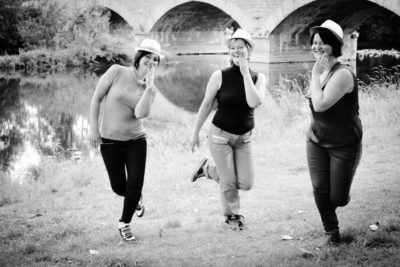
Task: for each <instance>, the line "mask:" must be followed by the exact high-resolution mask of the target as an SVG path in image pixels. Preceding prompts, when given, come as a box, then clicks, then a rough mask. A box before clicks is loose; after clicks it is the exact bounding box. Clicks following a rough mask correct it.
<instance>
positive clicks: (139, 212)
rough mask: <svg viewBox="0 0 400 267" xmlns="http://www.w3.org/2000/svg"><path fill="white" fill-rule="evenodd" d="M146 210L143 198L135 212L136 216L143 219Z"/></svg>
mask: <svg viewBox="0 0 400 267" xmlns="http://www.w3.org/2000/svg"><path fill="white" fill-rule="evenodd" d="M144 210H145V209H144V204H143V202H142V197H140V200H139V203H138V205H137V207H136V210H135V213H136V216H138V217H142V216H143V215H144Z"/></svg>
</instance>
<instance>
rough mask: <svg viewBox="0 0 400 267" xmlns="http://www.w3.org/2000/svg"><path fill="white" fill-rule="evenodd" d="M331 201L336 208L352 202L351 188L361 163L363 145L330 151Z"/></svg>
mask: <svg viewBox="0 0 400 267" xmlns="http://www.w3.org/2000/svg"><path fill="white" fill-rule="evenodd" d="M329 152H330V155H331V172H330V177H331V180H330V188H331V189H330V200H331V202H332V204H333V205H334V206H337V207H343V206H346V205H347V204H348V203H349V201H350V188H351V184H352V182H353V177H354V175H355V172H356V169H357V167H358V164H359V162H360V158H361V154H362V147H361V144H359V145H355V146H351V147H343V148H336V149H330V151H329Z"/></svg>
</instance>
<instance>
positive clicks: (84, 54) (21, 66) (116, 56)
mask: <svg viewBox="0 0 400 267" xmlns="http://www.w3.org/2000/svg"><path fill="white" fill-rule="evenodd" d="M131 62H132V58H131V57H130V56H129V55H128V54H126V53H123V52H120V53H117V52H112V51H110V50H103V51H101V50H99V51H83V50H79V49H76V50H74V49H65V50H47V49H40V50H31V51H21V52H20V54H19V55H7V56H0V70H2V71H27V72H32V71H37V72H51V71H64V70H66V69H71V68H85V69H92V70H95V69H103V68H107V67H109V66H111V65H112V64H121V65H128V64H131Z"/></svg>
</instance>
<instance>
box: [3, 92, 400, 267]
mask: <svg viewBox="0 0 400 267" xmlns="http://www.w3.org/2000/svg"><path fill="white" fill-rule="evenodd" d="M399 101H400V91H398V90H395V89H389V90H381V91H378V92H375V93H374V92H368V91H367V90H363V93H361V95H360V109H361V110H360V114H361V118H362V120H363V125H364V133H365V135H364V140H363V145H364V148H363V156H362V159H361V163H360V166H359V168H358V170H357V174H356V177H355V178H354V184H353V187H352V192H351V195H352V201H351V202H350V204H349V205H348V206H347V207H345V208H339V209H338V215H339V219H340V223H341V230H342V231H343V236H344V240H345V242H344V243H343V244H341V245H339V246H337V247H330V248H326V247H320V244H321V242H322V241H323V238H324V236H323V231H322V226H321V222H320V219H319V215H318V212H317V209H316V207H315V203H314V200H313V196H312V190H311V184H310V180H309V176H308V170H307V163H306V159H305V142H304V139H305V135H304V131H305V129H306V127H307V124H308V117H307V116H308V115H307V114H308V107H307V103H306V101H305V100H304V97H303V95H302V94H301V93H300V92H297V91H294V92H282V93H281V94H280V96H279V98H277V103H276V104H273V102H269V101H267V102H266V103H265V105H264V106H262V107H261V108H260V109H259V110H257V113H256V118H257V120H256V128H255V130H254V143H255V147H254V153H255V160H256V166H257V168H256V177H257V178H256V183H255V186H254V188H253V189H252V190H251V191H249V192H242V193H241V203H242V214H243V215H244V216H245V217H246V224H247V228H246V230H244V231H241V232H232V231H227V230H225V229H224V228H223V223H222V217H221V214H220V213H221V211H220V200H219V192H218V187H217V185H216V184H215V183H213V182H212V181H206V180H201V179H200V180H199V181H198V182H196V183H191V182H190V181H189V180H188V179H189V175H190V173H191V172H192V169H193V167H194V166H196V164H197V163H198V161H199V160H200V159H201V157H202V156H203V155H207V153H208V152H207V148H206V145H205V142H204V141H203V143H202V146H201V147H200V150H199V151H197V152H195V153H193V154H192V153H190V152H189V145H188V141H189V138H190V135H191V131H192V127H193V119H194V115H193V116H192V118H188V120H185V121H181V122H160V121H157V120H154V119H147V120H146V128H147V130H148V133H149V136H148V139H149V141H148V142H149V148H148V149H149V153H148V165H147V171H146V180H145V185H144V191H143V194H144V203H145V205H146V213H145V215H144V217H142V218H137V217H134V219H133V231H134V233H135V234H136V235H137V238H138V240H137V242H136V243H133V244H126V243H121V242H120V237H119V236H118V232H117V228H116V227H117V219H118V216H119V215H120V210H121V205H122V201H121V198H120V197H118V196H116V195H115V194H114V193H113V192H112V191H111V189H110V186H109V181H108V178H107V175H106V171H105V168H104V166H103V164H102V161H101V157H100V155H99V153H98V152H97V151H96V152H95V154H94V157H93V158H87V159H83V160H82V161H81V162H80V163H78V164H75V163H73V162H70V161H68V162H65V161H56V160H53V159H51V158H46V159H45V160H44V161H43V162H42V163H41V165H40V167H38V169H37V171H36V172H35V173H36V176H35V177H36V178H35V179H31V180H28V181H26V182H25V183H24V184H22V185H17V184H13V183H10V177H8V176H7V174H4V173H2V174H1V179H0V181H1V184H0V196H1V198H0V214H1V215H0V216H1V222H2V223H1V224H0V240H1V241H0V251H1V252H0V253H1V257H0V265H2V266H55V265H58V266H65V265H68V266H390V265H393V263H395V262H399V261H400V255H399V254H398V250H399V248H400V220H399V215H400V210H399V207H398V203H399V202H400V186H399V181H398V173H399V172H400V167H399V165H398V162H400V140H399V138H398V133H399V132H400V107H399V105H398V103H399ZM205 134H206V127H205V128H204V129H203V131H202V133H201V136H202V139H203V140H204V138H205ZM377 221H379V223H380V224H379V228H378V230H377V231H372V230H371V229H370V225H371V224H373V223H374V222H377ZM283 235H289V236H291V237H293V239H292V240H283V239H282V236H283Z"/></svg>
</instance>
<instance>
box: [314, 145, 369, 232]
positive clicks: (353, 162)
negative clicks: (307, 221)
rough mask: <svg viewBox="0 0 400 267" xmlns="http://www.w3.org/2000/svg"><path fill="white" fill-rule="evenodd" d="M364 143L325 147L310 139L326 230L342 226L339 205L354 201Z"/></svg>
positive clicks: (316, 188)
mask: <svg viewBox="0 0 400 267" xmlns="http://www.w3.org/2000/svg"><path fill="white" fill-rule="evenodd" d="M361 153H362V146H361V143H360V144H357V145H354V146H348V147H341V148H325V147H321V146H319V145H317V144H315V143H313V142H311V141H307V161H308V168H309V171H310V177H311V184H312V187H313V192H314V199H315V203H316V204H317V208H318V211H319V214H320V216H321V220H322V223H323V225H324V229H325V231H326V232H331V231H334V230H338V229H339V223H338V219H337V216H336V208H337V207H343V206H346V205H347V204H348V203H349V201H350V187H351V183H352V182H353V177H354V174H355V172H356V169H357V166H358V163H359V162H360V158H361Z"/></svg>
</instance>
